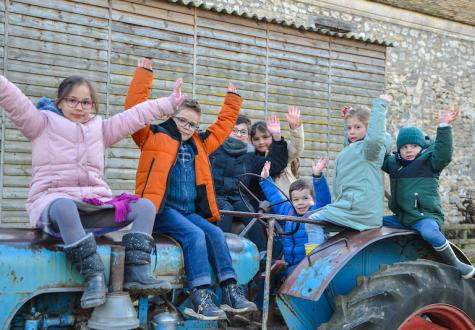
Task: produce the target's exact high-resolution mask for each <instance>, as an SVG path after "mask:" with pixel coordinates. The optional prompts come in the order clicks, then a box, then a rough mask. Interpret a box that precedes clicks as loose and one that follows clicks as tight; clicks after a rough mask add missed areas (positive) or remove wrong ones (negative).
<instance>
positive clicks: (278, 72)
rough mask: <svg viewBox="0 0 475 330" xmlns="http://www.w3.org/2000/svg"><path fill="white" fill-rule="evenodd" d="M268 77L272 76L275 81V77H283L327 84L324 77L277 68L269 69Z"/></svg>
mask: <svg viewBox="0 0 475 330" xmlns="http://www.w3.org/2000/svg"><path fill="white" fill-rule="evenodd" d="M269 76H272V77H274V78H276V79H277V77H283V78H292V79H298V80H304V81H314V82H316V83H323V84H325V83H327V82H328V76H325V75H317V74H315V73H312V72H304V71H295V70H293V69H284V68H277V67H274V66H271V67H269Z"/></svg>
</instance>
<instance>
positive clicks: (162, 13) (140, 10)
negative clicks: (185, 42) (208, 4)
mask: <svg viewBox="0 0 475 330" xmlns="http://www.w3.org/2000/svg"><path fill="white" fill-rule="evenodd" d="M111 4H112V9H113V10H115V11H121V12H126V13H127V14H128V15H130V14H133V15H136V16H139V17H152V18H154V19H157V18H158V19H161V20H164V21H167V22H180V23H185V24H190V25H192V24H193V22H194V18H193V15H192V14H193V13H191V12H190V13H189V14H184V13H181V12H177V11H174V10H169V9H163V8H158V7H152V6H146V5H145V6H144V5H141V4H139V3H131V2H125V1H112V2H111Z"/></svg>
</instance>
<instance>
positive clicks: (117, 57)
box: [111, 50, 193, 69]
mask: <svg viewBox="0 0 475 330" xmlns="http://www.w3.org/2000/svg"><path fill="white" fill-rule="evenodd" d="M157 55H158V56H157V57H152V60H153V65H154V67H155V69H157V68H158V69H159V68H160V65H161V63H167V62H173V63H175V62H180V63H184V64H188V65H190V66H192V65H193V54H185V53H176V52H168V51H165V50H161V51H160V52H159V53H158V54H157ZM140 57H141V56H139V55H137V54H121V53H116V52H113V53H112V54H111V63H112V64H120V65H124V66H130V67H133V68H134V69H135V67H136V65H137V59H139V58H140Z"/></svg>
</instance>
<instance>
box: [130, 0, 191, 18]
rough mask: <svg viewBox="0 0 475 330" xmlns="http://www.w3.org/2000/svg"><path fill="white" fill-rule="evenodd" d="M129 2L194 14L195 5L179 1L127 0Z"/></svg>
mask: <svg viewBox="0 0 475 330" xmlns="http://www.w3.org/2000/svg"><path fill="white" fill-rule="evenodd" d="M127 1H128V2H132V3H138V4H141V5H144V6H147V7H154V8H160V9H163V10H170V11H174V12H177V13H182V14H188V15H194V12H195V11H194V7H191V6H190V7H188V6H183V5H181V4H177V3H170V2H165V1H157V0H127Z"/></svg>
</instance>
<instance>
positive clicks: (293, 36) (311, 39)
mask: <svg viewBox="0 0 475 330" xmlns="http://www.w3.org/2000/svg"><path fill="white" fill-rule="evenodd" d="M289 31H293V30H288V29H284V31H278V32H276V31H273V29H272V27H271V28H270V29H269V39H270V40H274V41H279V42H283V43H285V44H288V45H289V46H292V45H294V44H296V45H299V46H306V47H311V48H319V49H324V50H325V49H326V50H328V49H329V48H330V44H329V37H328V36H325V35H321V34H318V33H312V32H310V33H307V32H303V31H295V33H289Z"/></svg>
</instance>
